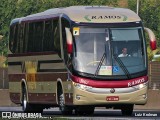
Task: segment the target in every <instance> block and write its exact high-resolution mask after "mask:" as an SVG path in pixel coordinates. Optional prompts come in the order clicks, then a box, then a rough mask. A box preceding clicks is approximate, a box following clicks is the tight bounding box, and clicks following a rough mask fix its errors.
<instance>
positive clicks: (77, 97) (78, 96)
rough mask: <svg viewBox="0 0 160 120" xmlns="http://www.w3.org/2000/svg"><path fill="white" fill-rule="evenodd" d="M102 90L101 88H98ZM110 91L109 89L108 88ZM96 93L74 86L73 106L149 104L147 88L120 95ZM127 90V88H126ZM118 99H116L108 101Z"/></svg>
mask: <svg viewBox="0 0 160 120" xmlns="http://www.w3.org/2000/svg"><path fill="white" fill-rule="evenodd" d="M98 89H101V88H98ZM108 89H109V88H108ZM118 89H121V88H117V89H116V90H115V92H114V93H107V92H106V93H104V92H103V93H95V92H90V91H87V90H82V89H79V88H77V87H75V86H73V90H74V92H73V93H74V94H73V105H95V106H96V105H97V106H100V105H109V104H138V105H144V104H146V102H147V89H148V88H147V86H145V87H144V88H142V89H139V90H135V91H132V92H125V93H118ZM126 89H127V88H126ZM116 91H117V92H116ZM108 98H116V99H108Z"/></svg>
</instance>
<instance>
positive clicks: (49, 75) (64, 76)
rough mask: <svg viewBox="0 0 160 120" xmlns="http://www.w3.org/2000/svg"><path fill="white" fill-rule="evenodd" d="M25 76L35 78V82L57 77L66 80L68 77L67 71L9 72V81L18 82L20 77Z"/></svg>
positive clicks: (55, 79)
mask: <svg viewBox="0 0 160 120" xmlns="http://www.w3.org/2000/svg"><path fill="white" fill-rule="evenodd" d="M26 76H27V77H28V78H31V79H32V78H33V79H35V82H51V81H57V79H58V78H60V79H61V80H62V81H66V80H67V78H68V76H67V73H46V74H44V73H38V74H9V82H19V81H21V80H22V79H26ZM33 79H32V80H33ZM28 81H30V80H28Z"/></svg>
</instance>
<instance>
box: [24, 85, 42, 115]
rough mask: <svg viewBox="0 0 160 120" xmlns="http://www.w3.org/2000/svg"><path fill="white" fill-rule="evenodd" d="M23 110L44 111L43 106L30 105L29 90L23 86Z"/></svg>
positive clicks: (26, 111)
mask: <svg viewBox="0 0 160 120" xmlns="http://www.w3.org/2000/svg"><path fill="white" fill-rule="evenodd" d="M22 110H23V112H25V113H33V112H34V113H42V112H43V108H42V107H40V106H39V105H30V104H29V103H28V101H27V92H26V88H25V87H23V88H22Z"/></svg>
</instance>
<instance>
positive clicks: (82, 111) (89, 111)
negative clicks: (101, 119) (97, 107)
mask: <svg viewBox="0 0 160 120" xmlns="http://www.w3.org/2000/svg"><path fill="white" fill-rule="evenodd" d="M75 114H76V115H93V114H94V107H92V106H78V107H76V108H75Z"/></svg>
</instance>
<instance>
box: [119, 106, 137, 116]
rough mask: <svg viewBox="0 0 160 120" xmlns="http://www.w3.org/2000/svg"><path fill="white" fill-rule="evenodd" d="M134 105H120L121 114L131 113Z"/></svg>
mask: <svg viewBox="0 0 160 120" xmlns="http://www.w3.org/2000/svg"><path fill="white" fill-rule="evenodd" d="M133 108H134V105H123V106H122V107H121V112H122V115H123V116H131V115H132V113H133Z"/></svg>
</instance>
